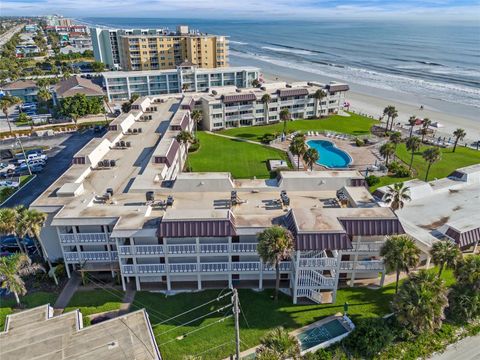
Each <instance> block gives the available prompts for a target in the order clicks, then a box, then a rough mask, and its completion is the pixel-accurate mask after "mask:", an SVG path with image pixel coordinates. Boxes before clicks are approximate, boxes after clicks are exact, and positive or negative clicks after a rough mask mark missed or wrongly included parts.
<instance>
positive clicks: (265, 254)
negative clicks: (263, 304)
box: [257, 225, 293, 301]
mask: <svg viewBox="0 0 480 360" xmlns="http://www.w3.org/2000/svg"><path fill="white" fill-rule="evenodd" d="M257 248H258V250H257V251H258V254H259V255H260V258H261V259H262V261H263V262H264V263H266V264H269V265H271V266H273V267H275V273H276V281H275V298H274V299H275V301H277V300H278V289H279V288H280V261H282V260H286V259H288V258H290V256H291V255H292V252H293V236H292V233H291V232H290V231H289V230H287V229H285V228H284V227H281V226H278V225H274V226H272V227H271V228H268V229H265V230H263V231H262V232H261V233H260V234H258V246H257Z"/></svg>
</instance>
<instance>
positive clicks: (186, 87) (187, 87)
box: [182, 84, 190, 92]
mask: <svg viewBox="0 0 480 360" xmlns="http://www.w3.org/2000/svg"><path fill="white" fill-rule="evenodd" d="M189 88H190V84H183V85H182V92H185V91H187V90H188V89H189Z"/></svg>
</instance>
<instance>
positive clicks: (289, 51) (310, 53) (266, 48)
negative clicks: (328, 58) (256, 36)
mask: <svg viewBox="0 0 480 360" xmlns="http://www.w3.org/2000/svg"><path fill="white" fill-rule="evenodd" d="M262 49H265V50H271V51H277V52H282V53H290V54H295V55H313V52H311V51H310V50H297V49H286V48H279V47H273V46H262Z"/></svg>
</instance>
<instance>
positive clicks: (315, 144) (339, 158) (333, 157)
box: [307, 140, 352, 169]
mask: <svg viewBox="0 0 480 360" xmlns="http://www.w3.org/2000/svg"><path fill="white" fill-rule="evenodd" d="M307 145H308V146H309V147H311V148H314V149H315V150H317V151H318V155H319V156H320V158H319V159H318V161H317V164H319V165H323V166H325V167H328V168H332V169H339V168H346V167H348V165H350V163H351V162H352V158H351V157H350V155H348V154H347V153H346V152H345V151H343V150H340V149H339V148H337V147H336V146H335V144H334V143H332V142H331V141H327V140H309V141H307Z"/></svg>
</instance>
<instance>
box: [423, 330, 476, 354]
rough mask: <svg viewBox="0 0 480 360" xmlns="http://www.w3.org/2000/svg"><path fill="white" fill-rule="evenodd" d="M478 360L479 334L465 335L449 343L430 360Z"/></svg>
mask: <svg viewBox="0 0 480 360" xmlns="http://www.w3.org/2000/svg"><path fill="white" fill-rule="evenodd" d="M460 359H461V360H480V335H477V336H472V337H467V338H465V339H462V340H460V341H459V342H457V343H455V344H452V345H449V346H448V347H447V350H445V352H443V353H442V354H437V355H434V356H432V357H431V358H430V360H460Z"/></svg>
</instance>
